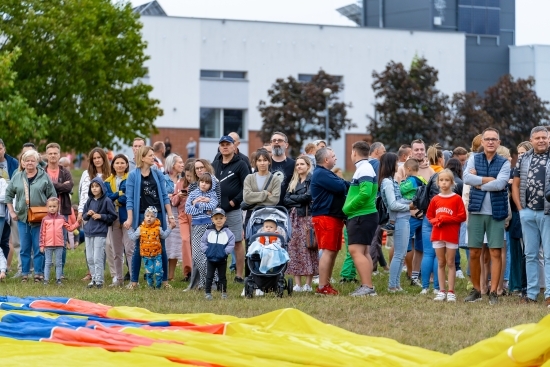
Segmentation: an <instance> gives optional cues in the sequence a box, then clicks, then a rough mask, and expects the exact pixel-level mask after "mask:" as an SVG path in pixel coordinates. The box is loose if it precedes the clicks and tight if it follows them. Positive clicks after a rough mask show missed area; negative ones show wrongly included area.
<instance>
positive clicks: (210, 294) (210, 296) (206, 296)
mask: <svg viewBox="0 0 550 367" xmlns="http://www.w3.org/2000/svg"><path fill="white" fill-rule="evenodd" d="M204 298H206V300H207V301H212V299H213V297H212V293H206V295H205V296H204Z"/></svg>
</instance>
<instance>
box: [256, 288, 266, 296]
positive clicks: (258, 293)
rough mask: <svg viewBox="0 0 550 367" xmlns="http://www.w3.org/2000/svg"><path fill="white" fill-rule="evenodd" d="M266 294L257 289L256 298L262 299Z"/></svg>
mask: <svg viewBox="0 0 550 367" xmlns="http://www.w3.org/2000/svg"><path fill="white" fill-rule="evenodd" d="M263 295H265V293H264V292H263V291H262V290H261V289H256V297H262V296H263Z"/></svg>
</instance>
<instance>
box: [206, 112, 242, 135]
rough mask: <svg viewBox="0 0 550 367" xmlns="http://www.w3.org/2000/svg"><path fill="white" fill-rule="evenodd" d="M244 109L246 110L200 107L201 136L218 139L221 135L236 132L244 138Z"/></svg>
mask: <svg viewBox="0 0 550 367" xmlns="http://www.w3.org/2000/svg"><path fill="white" fill-rule="evenodd" d="M245 111H246V110H232V109H221V108H201V109H200V136H201V138H211V139H219V138H220V137H221V136H222V135H227V134H229V133H230V132H236V133H237V134H239V135H240V136H241V137H242V138H243V139H245V136H246V131H245Z"/></svg>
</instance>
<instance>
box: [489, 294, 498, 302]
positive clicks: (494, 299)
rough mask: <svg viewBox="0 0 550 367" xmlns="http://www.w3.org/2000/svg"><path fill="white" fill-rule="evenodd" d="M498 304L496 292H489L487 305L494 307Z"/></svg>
mask: <svg viewBox="0 0 550 367" xmlns="http://www.w3.org/2000/svg"><path fill="white" fill-rule="evenodd" d="M497 303H498V295H497V292H491V293H489V304H490V305H496V304H497Z"/></svg>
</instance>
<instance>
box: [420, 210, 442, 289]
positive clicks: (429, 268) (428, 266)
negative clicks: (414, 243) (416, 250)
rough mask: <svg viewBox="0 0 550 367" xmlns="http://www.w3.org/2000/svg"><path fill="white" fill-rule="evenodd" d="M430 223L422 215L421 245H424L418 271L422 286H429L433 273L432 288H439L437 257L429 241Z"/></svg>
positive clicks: (430, 234) (430, 233)
mask: <svg viewBox="0 0 550 367" xmlns="http://www.w3.org/2000/svg"><path fill="white" fill-rule="evenodd" d="M431 236H432V224H431V223H430V222H429V221H428V218H426V217H424V220H423V222H422V239H423V241H422V245H423V246H424V255H423V256H422V264H421V265H420V272H421V275H422V288H430V274H432V273H433V275H434V289H439V280H438V277H437V257H436V256H435V250H434V248H433V245H432V241H431V239H430V238H431Z"/></svg>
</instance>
